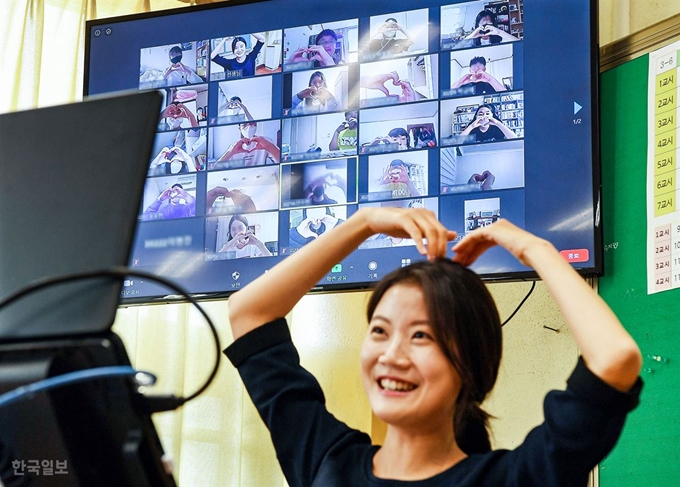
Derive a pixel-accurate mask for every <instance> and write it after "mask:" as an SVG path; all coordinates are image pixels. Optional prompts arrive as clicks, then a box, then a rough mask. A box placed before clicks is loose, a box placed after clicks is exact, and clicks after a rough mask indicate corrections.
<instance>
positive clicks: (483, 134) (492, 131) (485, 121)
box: [460, 103, 517, 142]
mask: <svg viewBox="0 0 680 487" xmlns="http://www.w3.org/2000/svg"><path fill="white" fill-rule="evenodd" d="M460 135H474V136H475V137H476V138H477V142H494V141H498V140H506V139H516V138H517V134H515V132H513V131H512V130H510V129H509V128H508V127H506V126H505V124H503V122H501V121H500V120H498V118H497V116H496V110H495V108H494V106H493V105H490V104H487V103H484V104H482V105H480V106H479V108H477V111H476V112H475V116H474V118H473V119H472V122H470V124H469V125H468V126H467V127H466V128H465V130H463V131H462V132H461V133H460Z"/></svg>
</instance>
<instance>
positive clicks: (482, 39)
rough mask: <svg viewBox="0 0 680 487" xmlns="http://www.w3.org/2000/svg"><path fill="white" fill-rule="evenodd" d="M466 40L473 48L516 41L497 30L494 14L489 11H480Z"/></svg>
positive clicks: (502, 31)
mask: <svg viewBox="0 0 680 487" xmlns="http://www.w3.org/2000/svg"><path fill="white" fill-rule="evenodd" d="M466 39H468V40H471V41H472V43H473V45H474V46H488V45H489V44H500V43H501V42H510V41H516V40H517V38H516V37H515V36H513V35H511V34H508V33H507V32H505V31H504V30H503V29H499V28H498V21H497V19H496V14H495V13H493V12H491V11H490V10H482V11H481V12H479V13H478V14H477V18H476V19H475V29H474V30H473V31H472V32H470V34H468V36H467V37H466Z"/></svg>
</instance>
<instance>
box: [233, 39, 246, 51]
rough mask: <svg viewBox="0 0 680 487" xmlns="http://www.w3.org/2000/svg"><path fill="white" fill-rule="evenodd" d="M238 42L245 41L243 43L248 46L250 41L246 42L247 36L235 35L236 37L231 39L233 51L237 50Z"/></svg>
mask: <svg viewBox="0 0 680 487" xmlns="http://www.w3.org/2000/svg"><path fill="white" fill-rule="evenodd" d="M237 42H243V45H244V46H246V47H248V43H247V42H246V40H245V38H243V37H234V39H233V40H232V41H231V52H234V51H235V50H236V43H237Z"/></svg>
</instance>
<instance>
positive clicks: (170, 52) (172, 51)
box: [168, 46, 182, 56]
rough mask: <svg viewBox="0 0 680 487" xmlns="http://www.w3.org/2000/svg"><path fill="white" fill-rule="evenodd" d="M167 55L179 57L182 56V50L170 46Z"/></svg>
mask: <svg viewBox="0 0 680 487" xmlns="http://www.w3.org/2000/svg"><path fill="white" fill-rule="evenodd" d="M168 54H179V55H180V56H181V55H182V48H181V47H179V46H172V47H171V48H170V51H168Z"/></svg>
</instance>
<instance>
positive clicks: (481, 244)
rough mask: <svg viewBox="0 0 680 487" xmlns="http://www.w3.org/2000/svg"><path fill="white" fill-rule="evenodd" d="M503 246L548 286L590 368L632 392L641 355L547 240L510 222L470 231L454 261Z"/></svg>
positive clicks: (464, 261) (457, 248) (472, 258)
mask: <svg viewBox="0 0 680 487" xmlns="http://www.w3.org/2000/svg"><path fill="white" fill-rule="evenodd" d="M494 245H500V246H501V247H504V248H505V249H507V250H508V251H509V252H510V253H511V254H512V255H514V256H515V257H516V258H517V259H518V260H519V261H520V262H521V263H522V264H524V265H526V266H529V267H533V268H534V269H535V270H536V272H537V273H538V275H539V277H540V278H541V279H542V280H543V282H545V284H546V286H547V287H548V291H549V292H550V294H551V295H552V297H553V299H555V302H556V303H557V306H558V307H559V309H560V311H561V312H562V315H563V316H564V319H565V321H566V322H567V324H568V325H569V329H570V330H571V332H572V333H573V334H574V338H575V339H576V343H577V344H578V346H579V347H580V350H581V355H582V356H583V360H584V361H585V363H586V365H587V366H588V368H589V369H590V370H591V371H592V372H593V373H594V374H595V375H597V376H598V377H599V378H600V379H602V380H603V381H604V382H606V383H607V384H609V385H610V386H612V387H614V388H615V389H618V390H620V391H628V390H629V389H630V388H631V387H632V386H633V384H634V383H635V381H636V380H637V377H638V375H639V373H640V368H641V364H642V357H641V354H640V350H639V348H638V346H637V344H636V343H635V341H634V340H633V338H632V337H631V336H630V335H629V334H628V332H627V331H626V330H625V329H624V328H623V326H622V325H621V322H620V321H619V320H618V318H617V317H616V315H615V314H614V312H613V311H612V310H611V309H610V308H609V306H607V304H606V303H605V302H604V301H603V300H602V298H600V296H598V295H597V293H596V292H595V291H594V290H593V289H592V288H591V287H590V286H589V285H588V284H587V283H586V282H585V281H584V280H583V278H582V277H581V276H579V275H578V273H577V272H576V271H575V270H574V269H573V268H572V267H571V266H570V265H569V264H568V263H567V261H566V260H564V258H563V257H562V256H561V255H560V254H559V252H557V250H556V249H555V247H554V246H553V245H552V244H551V243H550V242H548V241H547V240H544V239H542V238H539V237H537V236H535V235H533V234H531V233H529V232H526V231H525V230H522V229H520V228H518V227H516V226H515V225H513V224H512V223H510V222H508V221H507V220H499V221H497V222H496V223H494V224H493V225H491V226H488V227H483V228H480V229H478V230H475V231H473V232H470V233H469V234H468V235H467V236H466V237H465V238H464V239H463V240H461V241H460V242H459V243H458V244H457V245H455V246H454V247H453V251H454V252H456V256H455V257H454V260H455V261H457V262H460V263H462V264H465V265H470V264H471V263H472V262H474V261H475V260H476V259H477V257H479V256H480V255H481V254H482V253H483V252H484V251H486V250H487V249H488V248H490V247H493V246H494Z"/></svg>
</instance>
